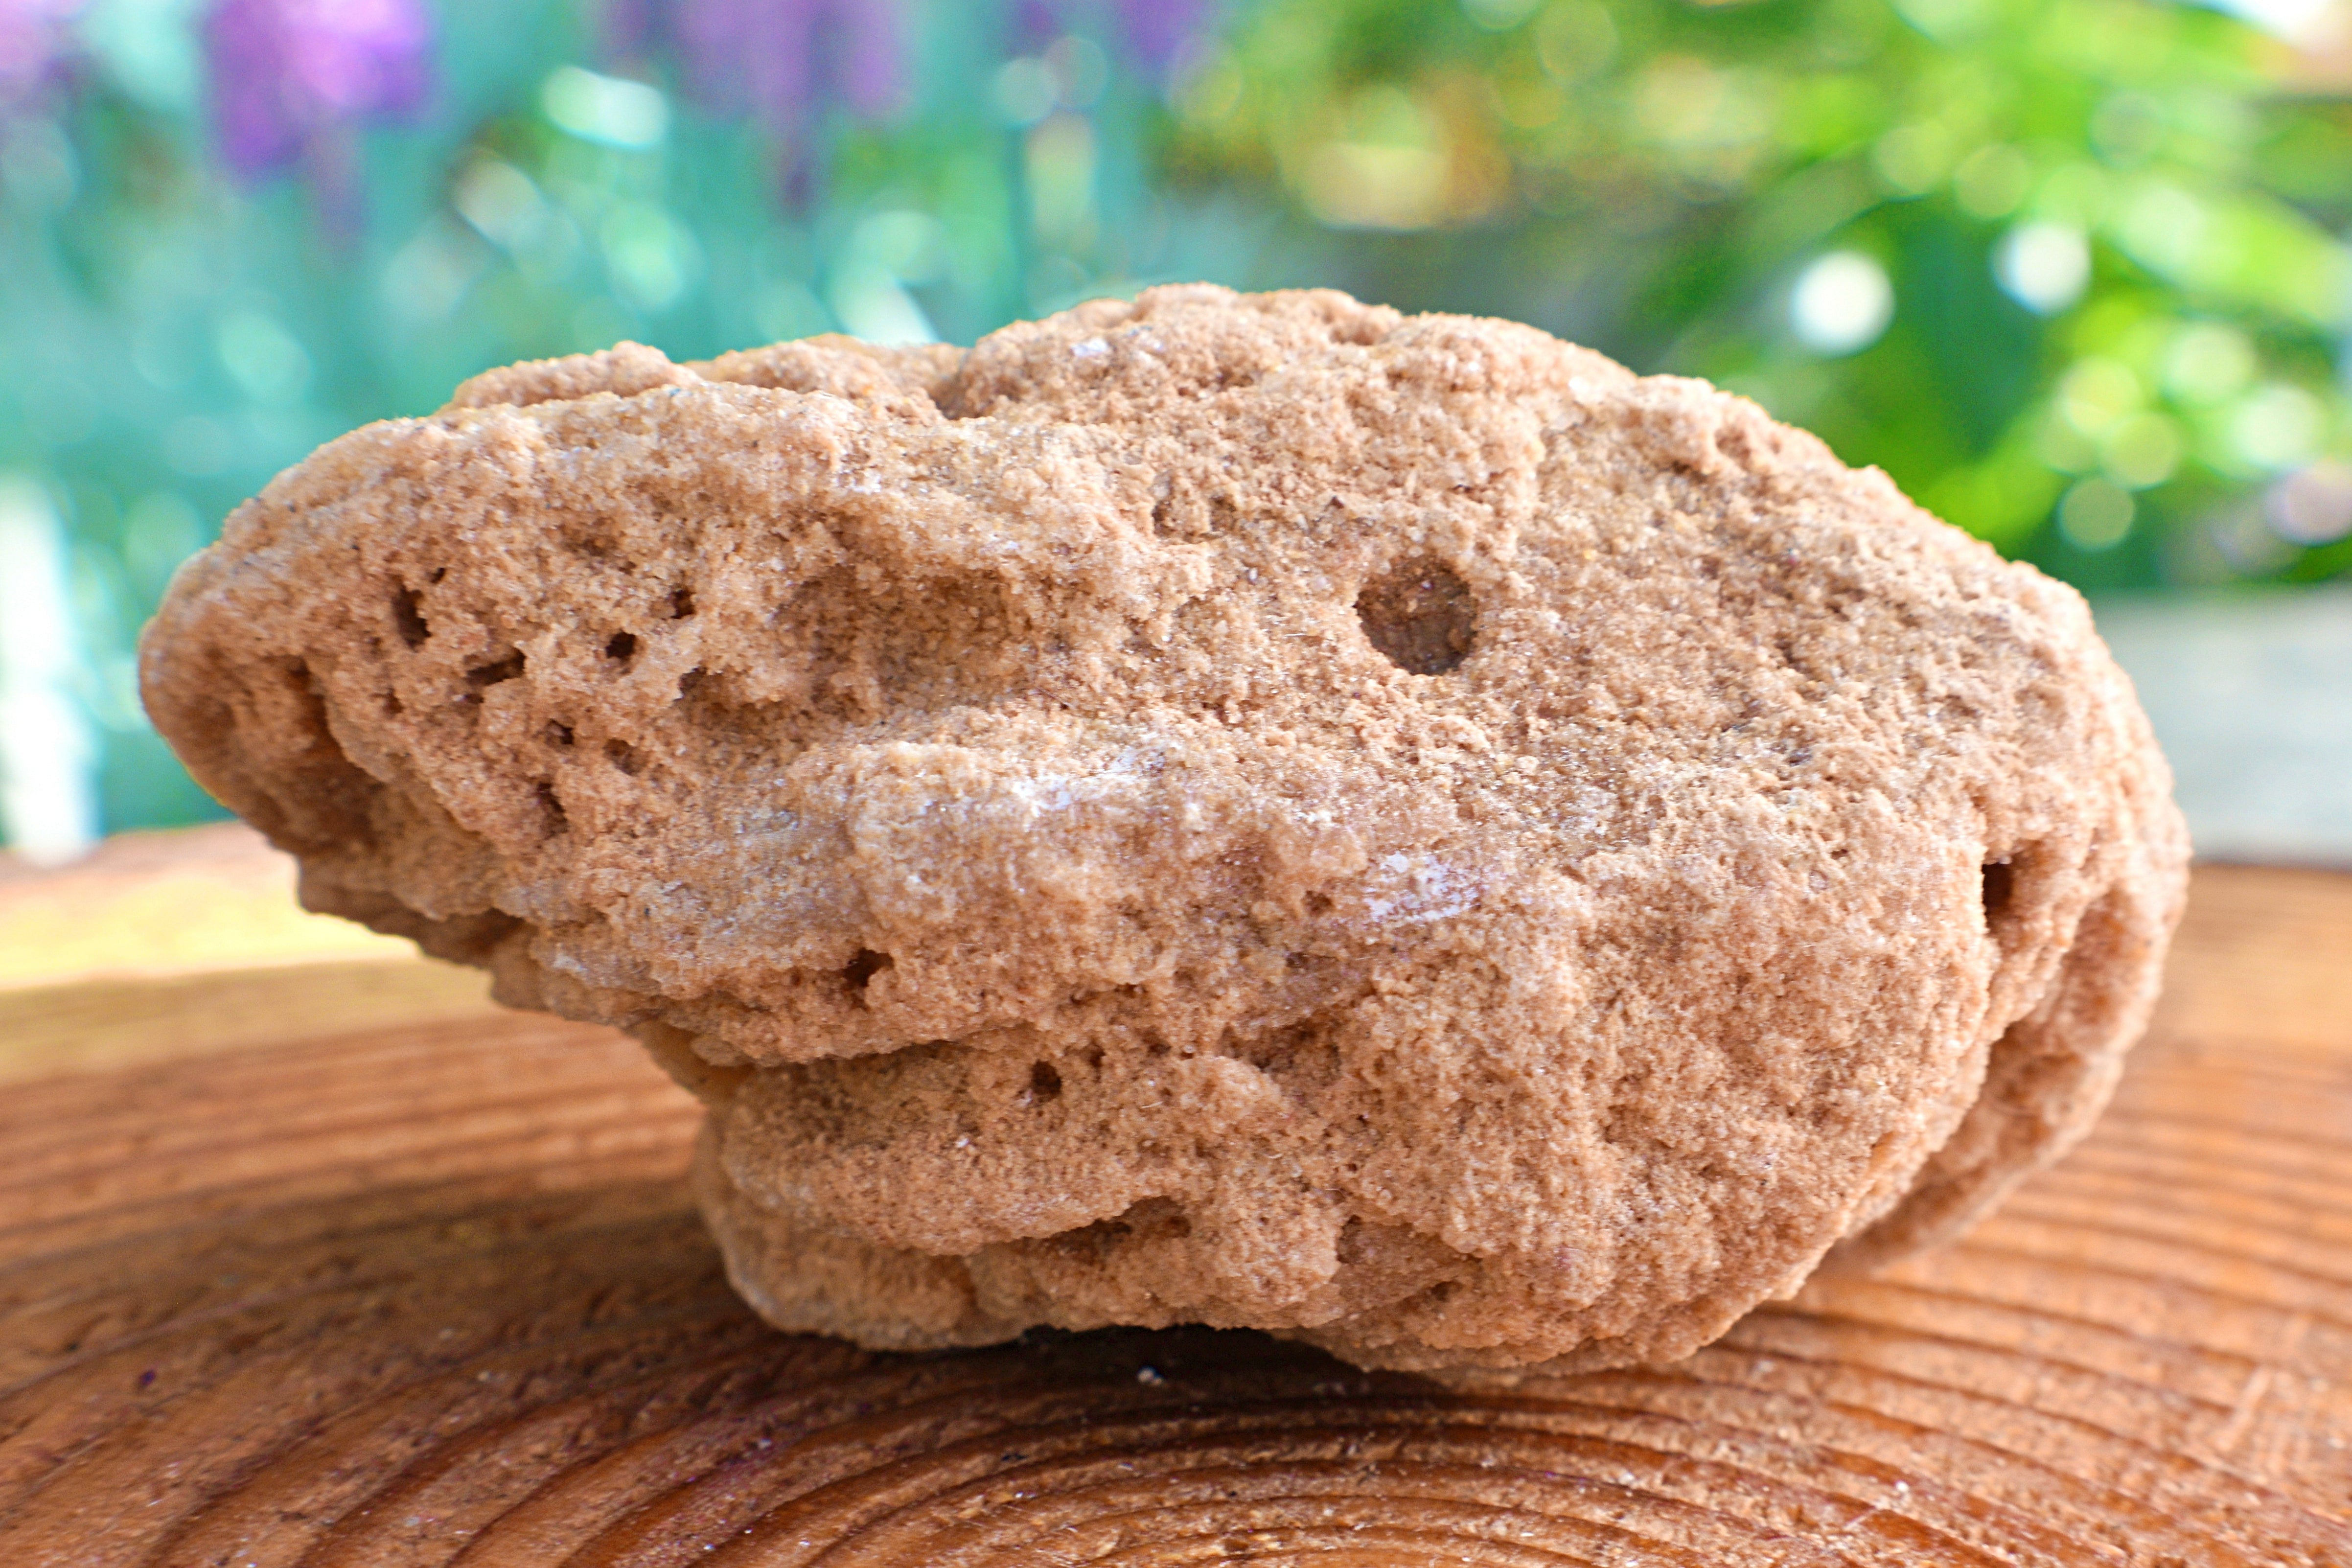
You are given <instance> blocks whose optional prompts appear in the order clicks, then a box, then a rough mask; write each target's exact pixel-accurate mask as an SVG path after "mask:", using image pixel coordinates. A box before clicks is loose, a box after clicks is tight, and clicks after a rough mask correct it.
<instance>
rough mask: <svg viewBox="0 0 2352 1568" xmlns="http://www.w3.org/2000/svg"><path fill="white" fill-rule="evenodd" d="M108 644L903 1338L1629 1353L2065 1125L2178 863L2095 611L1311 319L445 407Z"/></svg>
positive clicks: (761, 1247) (1242, 315) (776, 1270)
mask: <svg viewBox="0 0 2352 1568" xmlns="http://www.w3.org/2000/svg"><path fill="white" fill-rule="evenodd" d="M142 677H143V679H144V683H145V691H146V695H147V700H148V704H149V708H150V710H151V711H152V714H153V716H154V718H155V721H156V723H157V725H158V726H159V727H160V728H161V730H162V731H163V733H164V735H165V736H166V737H167V738H168V739H169V740H170V741H171V742H172V743H173V746H174V747H175V748H176V749H177V750H178V751H179V752H180V754H181V755H182V756H183V757H184V759H185V760H186V762H187V763H188V764H189V766H190V767H191V769H192V770H193V771H194V773H195V775H196V776H197V778H198V779H199V780H200V781H202V782H203V783H204V784H205V786H206V787H207V788H209V789H210V790H212V791H213V792H214V793H215V795H218V796H219V797H220V798H221V799H222V800H223V801H225V802H226V803H227V804H228V805H230V806H232V807H234V808H235V809H236V811H238V812H239V813H240V814H242V815H243V816H246V817H247V818H248V819H250V820H251V821H253V822H254V823H255V824H257V826H260V827H261V828H262V829H263V830H264V831H266V832H267V833H268V835H269V836H270V837H271V838H273V839H274V840H275V841H276V842H278V844H280V845H281V846H283V847H286V848H288V849H289V850H291V851H292V852H293V853H295V854H296V855H297V856H299V858H300V859H301V863H302V892H303V897H304V900H305V901H306V902H307V903H308V904H310V907H312V908H314V909H320V910H330V911H332V912H335V913H339V914H344V915H349V916H351V917H352V918H355V919H358V920H362V921H366V922H367V923H368V924H370V925H372V926H374V927H376V928H377V929H379V930H383V931H395V932H399V933H402V934H404V935H408V936H411V937H414V938H415V940H416V941H417V942H419V943H421V944H422V945H423V946H424V947H425V949H426V950H427V951H428V952H434V953H437V954H439V955H441V956H443V957H446V958H451V959H456V960H458V961H461V962H464V963H477V964H480V965H483V966H485V967H487V968H488V969H489V970H490V971H491V972H492V973H494V974H495V976H496V978H497V988H498V994H499V996H500V997H501V998H502V999H504V1000H506V1001H509V1002H510V1003H513V1004H515V1005H520V1006H527V1007H543V1008H549V1009H552V1010H554V1011H557V1012H560V1013H562V1014H565V1015H566V1016H572V1017H577V1018H585V1019H592V1020H599V1021H604V1022H608V1023H612V1024H615V1025H618V1026H623V1027H625V1028H627V1029H630V1030H632V1031H634V1032H635V1033H636V1034H637V1036H638V1037H640V1038H641V1039H643V1040H644V1041H645V1042H646V1044H647V1046H648V1047H651V1048H652V1050H653V1051H654V1053H655V1055H656V1057H657V1058H659V1059H660V1060H662V1061H663V1063H664V1064H665V1065H666V1066H667V1067H668V1068H669V1069H670V1070H671V1071H672V1072H674V1073H675V1074H676V1075H677V1077H678V1078H679V1079H680V1080H681V1081H683V1082H685V1083H687V1084H688V1087H690V1088H692V1089H695V1091H696V1092H697V1093H698V1094H700V1095H701V1096H702V1097H703V1098H704V1099H705V1100H707V1101H708V1103H709V1108H710V1110H709V1125H708V1128H707V1130H706V1133H705V1137H704V1140H703V1143H702V1147H701V1152H700V1154H699V1156H698V1163H697V1171H696V1184H697V1189H698V1193H699V1194H700V1198H701V1201H702V1203H703V1205H704V1208H705V1211H706V1213H707V1214H708V1215H709V1218H710V1221H711V1224H712V1226H713V1228H714V1230H715V1232H716V1234H717V1235H718V1237H719V1239H720V1242H721V1244H722V1246H723V1247H724V1249H725V1251H726V1255H727V1258H728V1261H729V1265H730V1270H731V1272H732V1274H733V1276H734V1278H735V1279H736V1280H737V1282H738V1284H739V1285H740V1288H741V1289H743V1291H744V1293H745V1294H746V1296H747V1297H748V1298H749V1299H750V1300H751V1301H752V1302H753V1303H754V1304H755V1305H756V1306H758V1308H759V1309H760V1310H761V1311H762V1312H764V1313H765V1314H766V1315H768V1316H769V1317H770V1318H771V1319H772V1320H773V1321H776V1322H777V1323H779V1324H781V1325H783V1326H785V1327H789V1328H797V1329H814V1330H821V1331H827V1332H833V1333H838V1334H845V1335H847V1336H849V1337H851V1338H854V1339H856V1340H859V1341H861V1342H866V1343H867V1344H871V1345H877V1346H903V1347H915V1346H935V1345H945V1344H956V1343H972V1342H988V1341H993V1340H999V1339H1003V1338H1005V1337H1008V1336H1011V1335H1013V1334H1015V1333H1018V1332H1020V1331H1023V1330H1024V1329H1025V1328H1027V1327H1029V1326H1032V1325H1035V1324H1059V1325H1063V1326H1066V1327H1073V1328H1083V1327H1089V1326H1094V1325H1098V1324H1108V1323H1137V1324H1163V1323H1171V1322H1177V1321H1197V1322H1206V1323H1213V1324H1223V1325H1236V1326H1254V1327H1259V1328H1265V1329H1272V1330H1275V1331H1281V1332H1285V1333H1289V1334H1292V1335H1295V1336H1297V1337H1299V1338H1303V1339H1307V1340H1310V1341H1313V1342H1317V1343H1318V1344H1322V1345H1325V1346H1328V1347H1329V1348H1330V1349H1331V1350H1333V1351H1335V1352H1338V1353H1339V1354H1340V1355H1342V1356H1345V1357H1348V1358H1349V1359H1351V1360H1354V1361H1356V1362H1359V1363H1364V1364H1368V1365H1387V1366H1397V1367H1412V1368H1460V1367H1474V1366H1510V1365H1514V1364H1519V1363H1529V1362H1535V1361H1540V1360H1547V1359H1549V1360H1556V1361H1558V1362H1559V1363H1562V1364H1566V1365H1603V1364H1611V1363H1622V1362H1628V1361H1636V1360H1655V1359H1661V1358H1667V1357H1673V1356H1675V1355H1679V1354H1681V1353H1684V1352H1687V1351H1689V1350H1690V1349H1692V1348H1694V1347H1696V1346H1697V1345H1699V1344H1701V1343H1703V1342H1706V1340H1708V1339H1709V1338H1711V1337H1713V1336H1714V1335H1716V1334H1717V1333H1719V1332H1720V1331H1722V1330H1723V1329H1724V1328H1725V1327H1726V1326H1727V1325H1728V1324H1729V1323H1730V1322H1731V1321H1733V1320H1734V1319H1735V1318H1736V1317H1738V1315H1739V1314H1740V1313H1741V1312H1743V1311H1745V1310H1747V1309H1748V1308H1749V1307H1751V1306H1753V1305H1754V1304H1756V1303H1757V1302H1759V1300H1765V1299H1767V1298H1769V1297H1772V1296H1774V1295H1776V1294H1780V1293H1785V1292H1788V1291H1790V1290H1791V1289H1794V1288H1796V1287H1797V1286H1798V1285H1799V1284H1800V1283H1801V1281H1802V1280H1803V1279H1805V1278H1806V1277H1807V1275H1808V1274H1809V1272H1810V1271H1811V1270H1812V1269H1813V1268H1815V1267H1816V1266H1817V1265H1819V1264H1820V1263H1821V1262H1822V1259H1823V1258H1824V1257H1825V1256H1831V1255H1832V1254H1834V1255H1835V1256H1836V1257H1838V1258H1843V1259H1847V1260H1851V1261H1853V1262H1855V1263H1867V1262H1870V1261H1872V1260H1874V1259H1875V1258H1883V1257H1886V1256H1890V1255H1892V1254H1894V1253H1896V1252H1900V1251H1902V1250H1905V1249H1907V1248H1910V1247H1916V1246H1920V1245H1922V1244H1925V1243H1927V1242H1931V1241H1934V1240H1936V1239H1938V1238H1940V1237H1947V1236H1949V1235H1951V1234H1953V1233H1954V1232H1956V1231H1957V1230H1958V1228H1959V1227H1961V1226H1965V1225H1967V1224H1968V1223H1969V1221H1970V1220H1972V1219H1973V1218H1974V1217H1976V1216H1977V1215H1979V1214H1981V1213H1982V1212H1983V1211H1984V1210H1985V1209H1986V1208H1987V1207H1988V1206H1989V1205H1991V1204H1992V1203H1993V1202H1995V1201H1996V1200H1997V1199H1998V1198H1999V1197H2000V1194H2002V1192H2004V1191H2005V1190H2006V1189H2007V1188H2008V1187H2009V1186H2010V1185H2011V1184H2013V1183H2014V1182H2016V1181H2017V1180H2018V1179H2019V1178H2020V1177H2021V1176H2022V1175H2023V1174H2024V1173H2027V1172H2028V1171H2030V1170H2032V1169H2033V1168H2035V1167H2036V1166H2037V1165H2039V1164H2041V1163H2045V1162H2046V1161H2048V1160H2049V1159H2051V1158H2052V1157H2053V1156H2054V1155H2055V1154H2056V1153H2057V1152H2060V1151H2061V1150H2063V1148H2064V1147H2066V1146H2067V1145H2068V1144H2069V1143H2070V1142H2072V1141H2073V1140H2074V1138H2075V1137H2077V1136H2078V1135H2079V1134H2080V1133H2081V1132H2082V1131H2083V1130H2084V1128H2085V1126H2086V1125H2087V1124H2088V1122H2089V1121H2090V1119H2091V1118H2092V1117H2093V1116H2095V1114H2096V1112H2097V1110H2098V1109H2099V1107H2100V1105H2101V1103H2102V1102H2103V1101H2104V1100H2105V1096H2106V1094H2107V1092H2108V1089H2110V1087H2111V1086H2112V1084H2113V1082H2114V1079H2115V1077H2116V1069H2117V1066H2118V1063H2119V1061H2120V1059H2121V1056H2122V1053H2123V1052H2124V1050H2125V1049H2126V1047H2127V1046H2128V1044H2129V1043H2130V1041H2131V1039H2132V1038H2133V1037H2134V1036H2135V1035H2136V1034H2137V1031H2138V1030H2139V1028H2140V1026H2141V1024H2142V1022H2143V1020H2144V1018H2145V1016H2146V1014H2147V1007H2148V1005H2149V1002H2150V1000H2151V997H2152V994H2153V992H2154V988H2155V984H2156V979H2157V973H2158V965H2159V962H2160V959H2161V955H2162V952H2163V948H2164V945H2165V942H2166V939H2167V937H2168V933H2169V931H2170V929H2171V926H2172V924H2173V922H2174V921H2175V919H2176V918H2177V916H2178V913H2179V906H2180V900H2181V891H2182V886H2183V867H2184V861H2185V858H2186V844H2185V840H2184V837H2183V833H2182V829H2181V826H2180V823H2179V817H2178V816H2177V814H2176V813H2175V811H2174V809H2173V807H2172V805H2171V804H2170V801H2169V798H2168V783H2167V775H2166V772H2165V769H2164V765H2163V763H2162V761H2161V759H2160V758H2159V757H2158V753H2157V752H2156V750H2155V747H2154V745H2153V743H2152V742H2151V741H2150V738H2149V734H2148V731H2147V725H2146V723H2145V721H2143V719H2142V717H2141V715H2140V712H2139V710H2138V708H2137V705H2136V704H2135V702H2134V700H2133V698H2132V695H2131V693H2130V690H2129V689H2128V687H2127V685H2126V681H2125V679H2124V678H2123V677H2122V675H2121V674H2120V673H2119V672H2118V671H2117V670H2116V667H2115V665H2114V664H2113V663H2112V661H2111V660H2110V659H2109V658H2108V657H2107V655H2106V653H2105V650H2104V648H2103V647H2101V645H2100V644H2099V642H2098V640H2097V638H2096V637H2095V635H2094V633H2093V630H2092V626H2091V620H2090V616H2089V615H2088V613H2087V612H2086V610H2085V608H2084V605H2083V602H2082V601H2081V599H2080V598H2079V597H2078V596H2077V595H2075V594H2074V593H2073V592H2072V591H2071V590H2069V589H2067V588H2065V587H2063V586H2062V585H2060V584H2055V583H2053V582H2051V581H2049V580H2048V579H2046V578H2044V577H2042V575H2041V574H2038V573H2036V572H2034V571H2032V569H2031V568H2029V567H2026V566H2022V565H2012V564H2008V563H2003V562H2002V561H2001V560H2000V559H1999V558H1998V557H1997V556H1996V555H1995V554H1994V553H1993V552H1991V551H1990V550H1989V549H1987V548H1986V547H1985V546H1983V545H1981V544H1979V543H1977V542H1973V541H1971V540H1969V539H1968V538H1967V537H1965V536H1964V535H1962V534H1961V533H1959V532H1958V531H1956V530H1954V529H1951V528H1948V527H1947V526H1945V525H1944V524H1942V523H1940V522H1938V521H1936V520H1934V519H1933V518H1931V517H1929V516H1927V514H1925V513H1924V512H1922V511H1920V510H1918V509H1917V508H1916V507H1914V506H1913V505H1911V504H1910V503H1909V502H1907V501H1906V500H1904V498H1903V497H1902V496H1901V495H1900V494H1898V493H1897V492H1896V490H1895V489H1894V487H1893V486H1892V485H1891V484H1889V483H1888V482H1887V480H1886V479H1885V477H1884V476H1883V475H1881V474H1879V473H1877V472H1875V471H1864V472H1853V471H1851V470H1849V469H1847V468H1844V467H1843V466H1842V465H1841V464H1840V463H1838V462H1837V461H1836V460H1835V459H1834V458H1832V456H1831V454H1830V453H1829V452H1828V450H1827V449H1826V448H1824V447H1822V444H1821V443H1820V442H1818V441H1817V440H1815V439H1813V438H1812V437H1809V436H1806V435H1804V434H1801V433H1800V432H1797V431H1794V430H1790V429H1788V428H1786V427H1783V426H1779V425H1776V424H1774V423H1773V422H1771V421H1770V420H1769V419H1768V418H1767V417H1765V416H1763V415H1762V414H1761V413H1760V412H1759V410H1757V409H1756V408H1755V407H1754V406H1753V405H1749V404H1748V403H1746V402H1743V401H1742V400H1740V399H1738V398H1736V397H1732V396H1728V395H1724V394H1722V393H1720V392H1717V391H1716V390H1714V389H1713V388H1711V387H1709V386H1707V385H1706V384H1702V383H1698V382H1694V381H1683V380H1675V379H1672V378H1667V377H1653V378H1647V379H1643V378H1636V377H1634V376H1633V375H1632V374H1629V373H1628V372H1626V371H1625V370H1623V369H1622V368H1621V367H1620V366H1618V365H1616V364H1614V363H1612V362H1610V361H1608V360H1606V359H1604V358H1602V357H1601V356H1600V355H1597V354H1594V353H1589V352H1586V351H1584V350H1581V349H1578V348H1574V347H1570V346H1569V345H1567V344H1564V343H1561V342H1557V341H1556V340H1554V339H1552V338H1549V337H1548V336H1546V335H1545V334H1543V333H1541V332H1538V331H1533V330H1531V329H1528V328H1525V327H1519V326H1514V325H1509V324H1507V323H1502V322H1496V321H1474V320H1467V319H1463V318H1456V317H1443V316H1423V317H1404V316H1400V315H1398V314H1397V313H1395V312H1394V311H1391V310H1381V309H1374V308H1370V307H1366V306H1362V305H1360V304H1358V303H1356V302H1355V301H1353V300H1349V299H1347V298H1345V297H1344V296H1340V295H1337V294H1331V293H1294V294H1275V295H1265V296H1258V297H1247V296H1239V295H1234V294H1232V293H1229V292H1227V291H1224V290H1222V289H1210V288H1178V289H1153V290H1150V291H1148V292H1147V293H1145V294H1144V295H1143V296H1142V297H1141V298H1140V299H1139V300H1137V301H1135V302H1134V303H1132V304H1127V303H1118V302H1101V303H1096V304H1090V305H1087V306H1084V307H1081V308H1079V309H1077V310H1072V311H1069V312H1066V313H1065V314H1063V315H1059V316H1056V317H1054V318H1052V319H1051V320H1048V321H1040V322H1035V323H1031V324H1024V325H1019V326H1014V327H1011V328H1007V329H1006V330H1004V331H1001V332H998V333H995V334H993V335H992V336H991V337H989V338H987V339H986V340H984V341H983V342H981V343H980V344H979V346H978V347H976V348H974V349H972V350H971V351H969V352H964V351H958V350H954V349H949V348H925V349H907V350H886V349H879V348H873V347H867V346H865V345H861V344H858V343H855V342H849V341H846V340H842V339H816V340H811V341H809V342H798V343H786V344H782V345H778V346H776V347H772V348H769V349H762V350H757V351H753V352H750V353H737V354H730V355H727V356H725V357H723V358H720V359H718V360H715V361H712V362H709V363H702V364H672V363H669V362H668V361H667V360H666V359H665V358H663V357H662V356H661V355H660V354H658V353H655V352H654V351H652V350H650V349H645V348H641V347H637V346H635V345H623V346H622V347H620V348H618V349H615V350H613V351H611V352H610V353H602V354H593V355H587V356H581V357H575V358H572V359H568V360H559V361H553V362H549V363H538V364H524V365H517V366H513V367H511V368H509V369H505V370H499V371H494V372H492V373H490V374H487V375H484V376H481V377H478V378H477V379H476V380H474V381H472V382H469V383H467V384H466V385H465V386H463V387H461V388H460V389H459V390H458V392H457V395H456V397H455V398H454V399H453V400H452V402H451V403H450V404H449V405H448V406H447V407H446V408H444V409H442V410H441V411H440V412H438V413H436V414H435V415H433V416H430V417H426V418H422V419H405V420H396V421H392V422H389V423H385V424H380V425H374V426H369V427H367V428H365V429H362V430H359V431H356V432H354V433H352V435H349V436H346V437H342V438H341V439H340V440H337V441H334V442H332V443H331V444H329V445H328V446H326V447H322V448H321V449H320V451H319V452H318V453H317V454H315V455H314V456H313V457H311V458H310V459H309V460H308V461H307V462H304V463H303V464H301V465H300V466H299V467H297V468H293V469H291V470H289V472H287V473H285V474H283V475H281V476H280V477H279V478H278V479H277V480H275V481H274V482H273V483H272V484H271V485H270V486H269V487H268V489H266V490H265V491H264V492H263V493H262V494H261V495H260V496H259V497H258V498H257V499H256V500H252V501H250V502H248V503H247V505H246V506H244V507H243V508H242V509H240V510H238V511H237V512H236V515H235V516H234V517H233V518H232V519H231V520H230V521H229V523H228V525H227V528H226V532H225V534H224V536H223V538H222V541H221V542H220V543H218V544H217V545H215V546H214V547H213V548H212V549H210V550H208V551H206V552H204V554H202V555H201V556H199V557H198V558H197V559H196V560H195V561H194V562H193V563H190V564H189V565H188V566H187V567H185V568H184V570H183V572H182V573H181V574H180V576H179V577H178V578H177V580H176V581H175V582H174V584H173V588H172V591H171V593H170V595H169V597H168V600H167V602H166V603H165V605H164V606H163V610H162V612H161V614H160V615H159V616H158V617H157V620H156V622H155V624H154V626H152V629H151V630H150V632H149V634H148V637H147V638H146V641H145V644H144V647H143V650H142Z"/></svg>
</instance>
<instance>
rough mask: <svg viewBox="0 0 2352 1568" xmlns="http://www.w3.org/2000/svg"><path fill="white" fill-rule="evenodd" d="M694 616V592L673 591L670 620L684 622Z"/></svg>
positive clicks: (670, 601)
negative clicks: (688, 617)
mask: <svg viewBox="0 0 2352 1568" xmlns="http://www.w3.org/2000/svg"><path fill="white" fill-rule="evenodd" d="M692 614H694V590H693V589H691V588H673V589H671V590H670V595H669V618H670V619H671V620H673V621H682V620H684V619H686V617H687V616H690V615H692Z"/></svg>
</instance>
